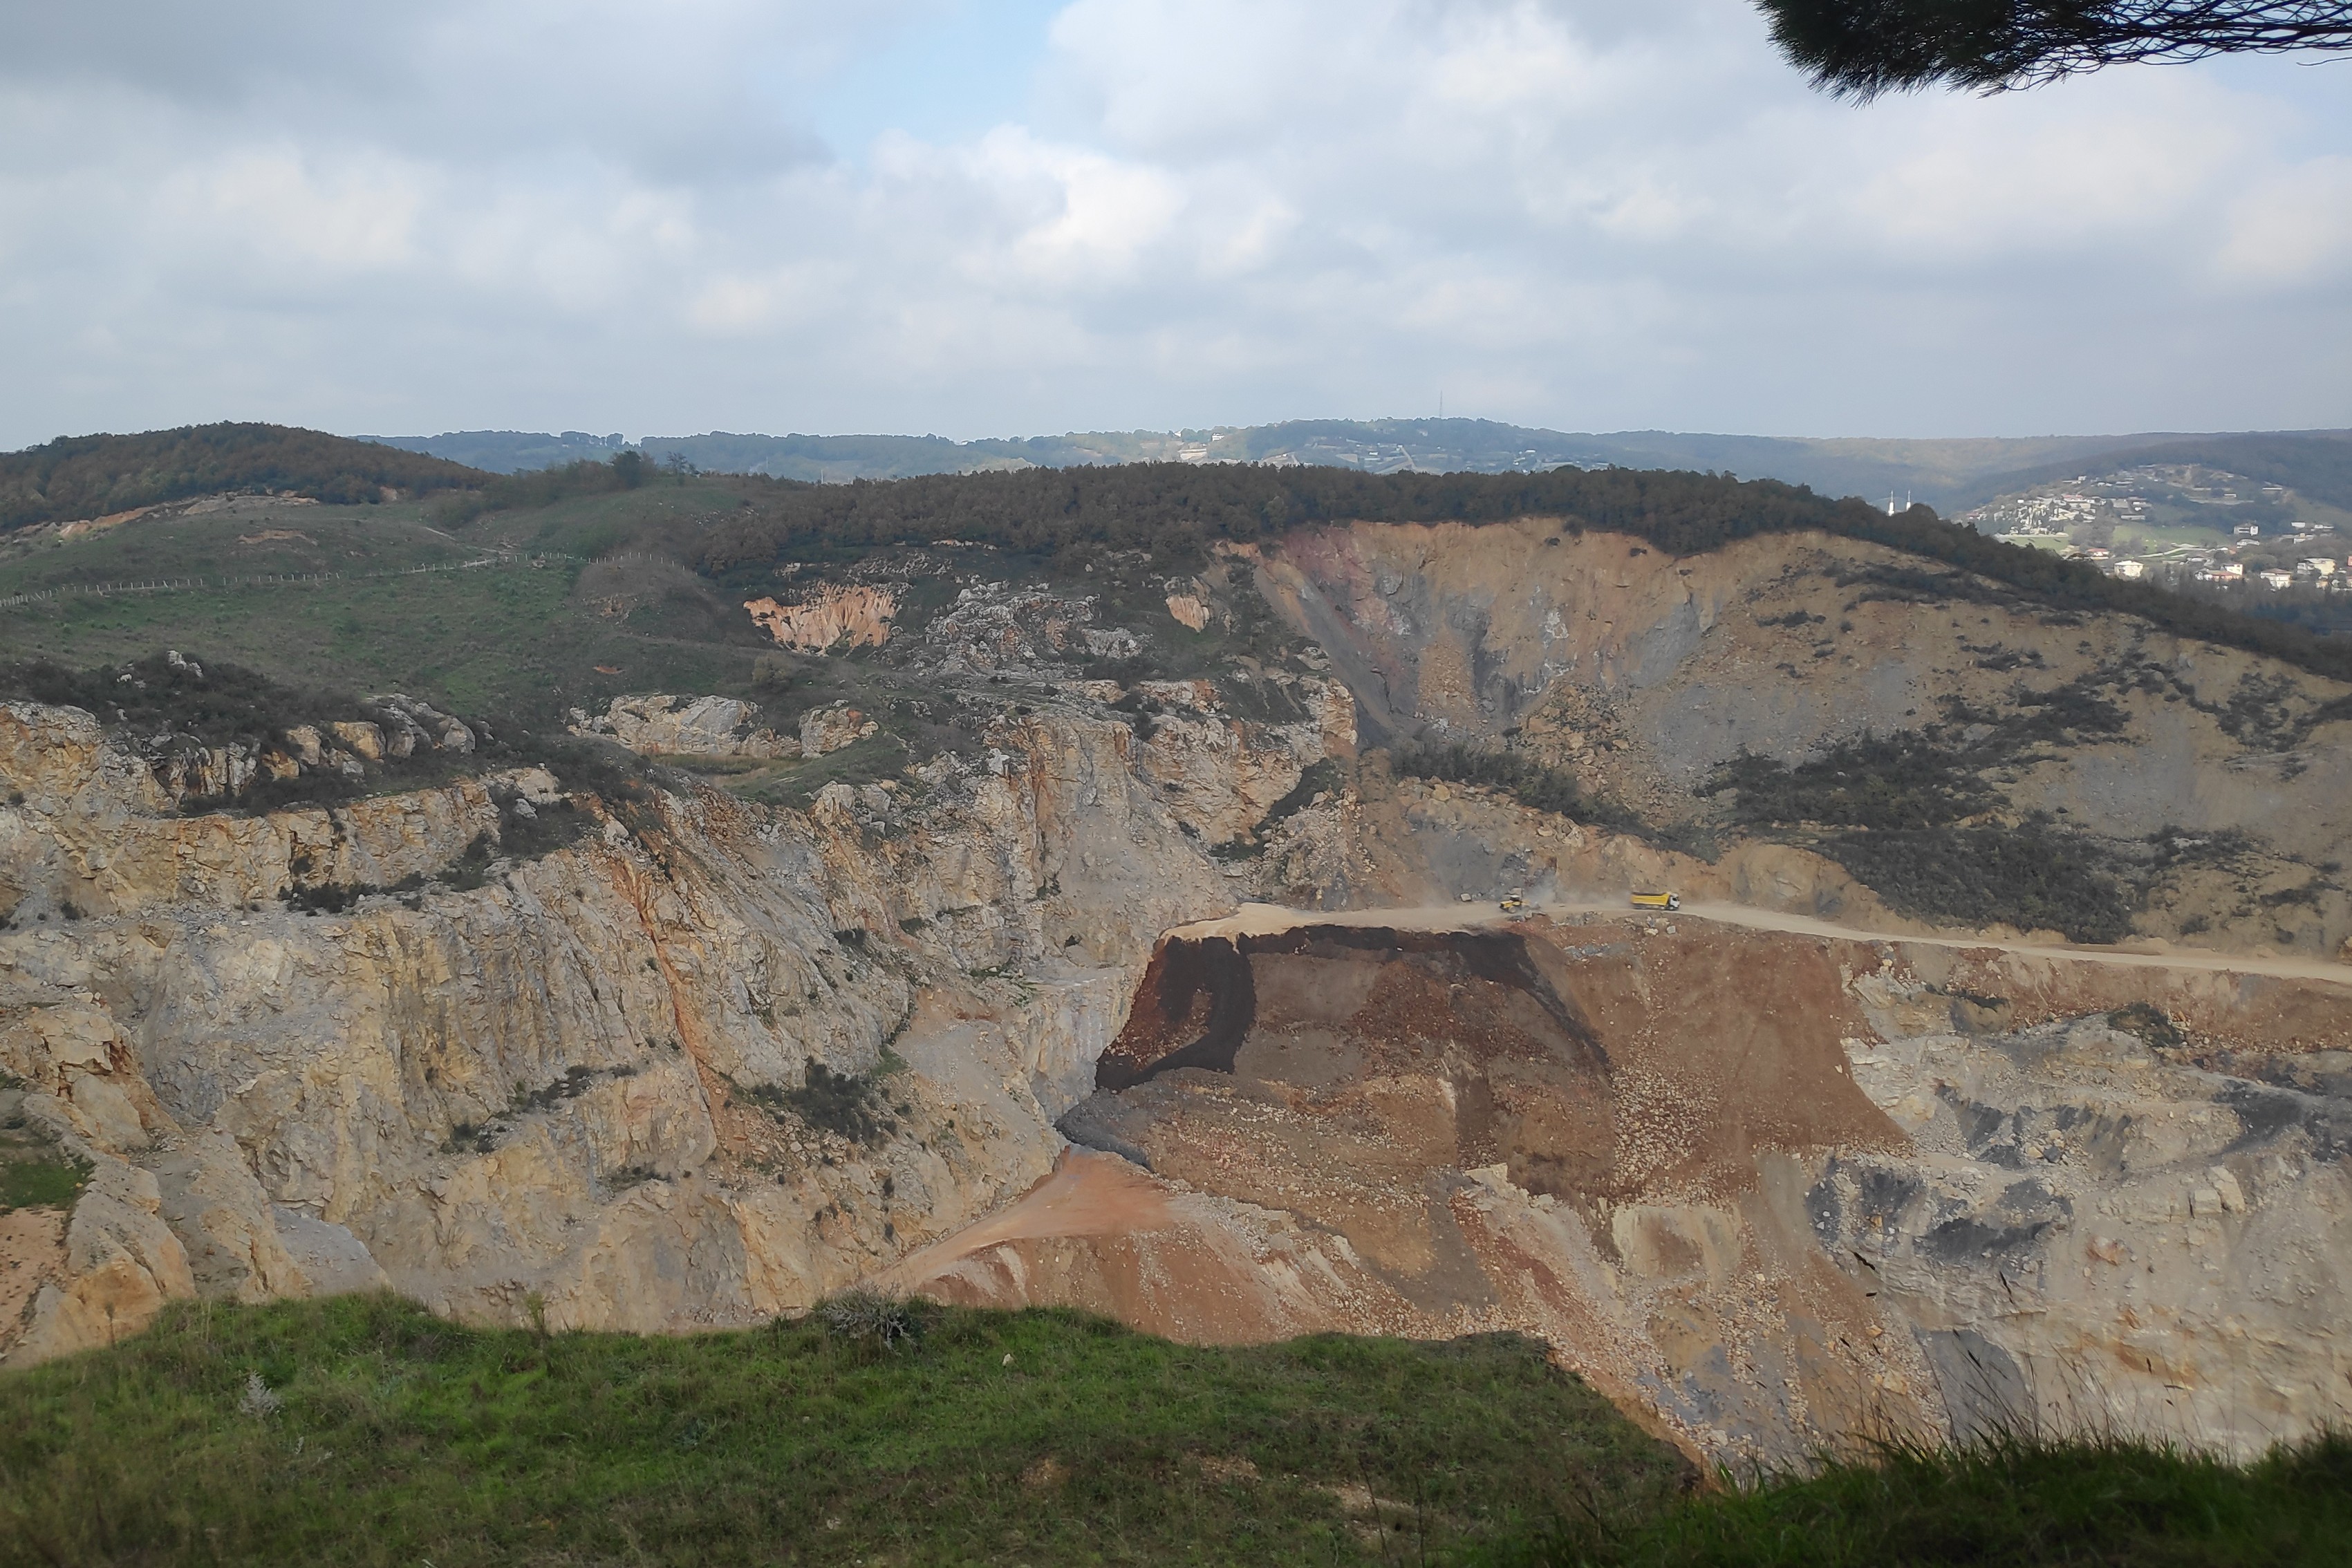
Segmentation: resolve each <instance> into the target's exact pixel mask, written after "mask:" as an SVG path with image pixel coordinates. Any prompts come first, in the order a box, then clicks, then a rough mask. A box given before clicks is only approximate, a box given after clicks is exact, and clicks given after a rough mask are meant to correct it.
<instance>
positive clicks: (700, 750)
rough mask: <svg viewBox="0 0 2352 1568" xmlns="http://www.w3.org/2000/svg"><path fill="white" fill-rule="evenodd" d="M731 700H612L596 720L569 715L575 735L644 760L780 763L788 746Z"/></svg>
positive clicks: (755, 711) (747, 706)
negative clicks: (603, 739)
mask: <svg viewBox="0 0 2352 1568" xmlns="http://www.w3.org/2000/svg"><path fill="white" fill-rule="evenodd" d="M759 719H760V710H759V707H758V705H757V704H754V703H750V702H744V701H740V700H737V699H735V698H732V697H665V696H660V695H655V696H649V697H615V698H614V699H613V700H612V702H611V703H610V704H609V705H608V706H607V707H606V708H605V710H604V712H603V713H601V714H598V715H594V716H591V715H589V714H587V713H584V712H583V711H581V710H579V709H577V708H575V709H573V710H572V733H573V734H575V735H610V736H611V737H612V738H613V739H614V740H615V741H618V742H620V743H621V744H622V745H624V746H626V747H628V748H629V750H631V751H633V752H637V753H638V754H639V755H641V756H648V757H752V758H768V757H780V756H783V755H785V754H787V752H789V751H790V750H791V749H792V744H793V743H792V742H789V741H786V740H785V739H783V738H782V736H780V735H778V734H777V733H776V732H775V731H772V730H768V729H763V728H761V726H760V723H759Z"/></svg>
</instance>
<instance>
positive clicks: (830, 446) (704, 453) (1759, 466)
mask: <svg viewBox="0 0 2352 1568" xmlns="http://www.w3.org/2000/svg"><path fill="white" fill-rule="evenodd" d="M364 438H365V439H370V440H378V441H382V442H383V444H385V445H388V446H393V447H402V448H404V449H405V450H408V451H412V452H418V453H425V454H430V455H432V456H434V457H438V458H449V459H452V460H454V461H457V462H461V463H465V464H467V465H468V466H470V467H473V468H487V469H489V470H491V471H492V472H496V473H514V472H518V471H520V470H523V469H527V468H551V467H554V466H557V465H559V464H562V463H569V462H575V461H578V460H580V459H582V458H588V459H592V460H595V461H603V460H604V459H606V458H610V457H611V456H612V454H613V452H614V449H615V448H616V447H621V446H624V445H626V443H624V442H623V441H622V440H621V439H620V437H614V436H591V435H588V434H585V433H583V432H580V431H566V432H563V433H562V434H561V435H547V434H541V433H531V432H523V431H512V430H464V431H454V432H451V433H449V434H447V435H442V436H399V437H364ZM635 445H636V447H637V449H639V450H641V451H643V452H644V453H645V455H646V457H647V458H650V459H652V460H653V461H655V462H656V463H667V462H668V461H669V460H671V459H672V458H679V459H682V460H683V461H685V462H688V463H690V464H692V465H694V466H695V467H696V468H700V469H703V470H704V471H706V472H710V473H743V474H766V475H769V476H771V477H773V478H776V479H804V480H809V481H812V482H820V483H822V482H832V483H836V484H838V483H845V482H846V481H848V480H851V479H906V478H909V477H911V476H914V475H918V474H943V473H970V472H976V471H985V470H989V469H997V468H1075V467H1082V466H1092V465H1096V464H1103V463H1131V462H1228V461H1229V462H1255V463H1266V462H1271V463H1288V462H1296V463H1303V464H1311V465H1317V466H1323V467H1332V468H1354V469H1357V470H1359V471H1360V472H1364V473H1373V474H1385V473H1395V472H1399V471H1406V470H1417V471H1421V472H1430V473H1450V472H1471V473H1489V474H1491V473H1507V472H1510V471H1512V470H1515V469H1517V470H1521V471H1531V470H1538V469H1544V468H1559V467H1561V466H1563V465H1569V464H1573V465H1575V466H1576V467H1579V468H1603V467H1609V466H1612V465H1613V466H1616V467H1619V468H1688V469H1699V470H1703V471H1706V472H1724V473H1732V474H1737V475H1738V476H1739V477H1740V478H1742V479H1780V480H1783V481H1785V482H1787V483H1790V484H1799V485H1809V486H1811V488H1812V489H1815V490H1818V491H1820V492H1822V494H1824V495H1830V496H1861V497H1863V498H1864V499H1865V500H1873V499H1877V498H1881V497H1885V496H1887V495H1889V494H1892V495H1895V496H1896V497H1905V496H1908V497H1909V498H1911V499H1914V500H1919V501H1922V502H1925V503H1926V504H1927V505H1930V506H1933V507H1936V508H1937V509H1938V510H1955V509H1957V508H1959V507H1963V506H1969V505H1973V504H1975V503H1977V502H1978V501H1980V500H1988V499H1990V498H1991V497H1992V496H1995V495H2000V494H2002V493H2005V491H2006V490H2008V489H2014V488H2018V487H2019V486H2020V485H2022V484H2026V483H2032V482H2037V480H2038V479H2046V478H2048V477H2052V476H2054V475H2058V474H2061V473H2063V472H2064V471H2071V470H2073V469H2074V468H2076V467H2077V466H2080V467H2081V468H2085V469H2087V468H2098V467H2100V466H2102V465H2103V464H2105V465H2107V466H2113V465H2114V464H2116V463H2120V462H2121V461H2123V460H2125V458H2126V454H2131V453H2137V452H2143V451H2147V450H2150V449H2162V450H2165V451H2168V452H2169V451H2176V450H2178V451H2187V450H2191V449H2193V450H2195V451H2196V452H2198V453H2200V454H2203V455H2200V456H2197V457H2193V458H2187V457H2169V458H2162V459H2161V460H2165V461H2174V462H2180V461H2197V462H2207V463H2212V464H2215V465H2217V466H2224V467H2227V466H2231V464H2233V463H2237V464H2243V463H2253V464H2256V465H2258V466H2263V467H2265V468H2277V467H2279V466H2280V465H2285V466H2287V467H2291V468H2294V469H2296V471H2297V472H2298V473H2300V474H2303V476H2304V478H2303V479H2302V480H2300V481H2299V480H2296V479H2278V482H2280V483H2283V484H2288V485H2290V486H2292V487H2293V488H2295V489H2308V488H2309V484H2310V482H2311V480H2312V479H2313V478H2314V476H2315V475H2334V474H2335V473H2336V470H2337V469H2338V468H2342V467H2343V466H2344V464H2345V463H2346V461H2347V458H2352V441H2347V433H2346V432H2325V431H2322V432H2303V433H2288V434H2279V435H2253V436H2230V435H2182V434H2169V433H2163V432H2155V433H2148V434H2143V435H2134V436H2053V437H2018V438H2010V437H1992V438H1969V439H1952V440H1907V439H1906V440H1874V439H1868V438H1861V437H1854V438H1840V439H1813V438H1803V437H1769V436H1716V435H1697V434H1683V433H1678V432H1675V431H1667V430H1630V431H1619V432H1616V433H1614V434H1610V435H1594V434H1571V433H1567V432H1562V431H1559V430H1542V429H1535V428H1531V427H1529V426H1519V425H1504V424H1498V423H1496V422H1495V421H1493V420H1487V419H1370V420H1349V419H1302V420H1291V421H1288V422H1286V423H1283V424H1279V425H1250V426H1219V427H1216V428H1213V429H1205V430H1177V431H1160V430H1135V431H1096V432H1088V433H1078V434H1071V435H1066V436H1039V437H1026V438H1013V439H997V440H976V441H950V440H949V439H947V438H945V437H940V436H802V435H791V436H756V435H736V434H732V433H730V432H726V431H712V432H710V433H709V434H707V435H701V436H656V437H646V438H645V439H643V440H642V441H640V442H637V443H635ZM2152 460H2153V459H2152ZM2234 471H2239V472H2248V473H2252V469H2251V468H2243V467H2240V468H2236V469H2235V470H2234ZM2253 477H2256V478H2262V479H2273V478H2276V477H2277V476H2276V475H2275V474H2274V473H2272V472H2263V473H2261V474H2255V475H2253ZM2346 479H2352V476H2346ZM2321 482H2325V483H2338V482H2343V481H2339V480H2337V479H2327V478H2325V477H2323V478H2322V479H2321ZM2338 504H2341V503H2338Z"/></svg>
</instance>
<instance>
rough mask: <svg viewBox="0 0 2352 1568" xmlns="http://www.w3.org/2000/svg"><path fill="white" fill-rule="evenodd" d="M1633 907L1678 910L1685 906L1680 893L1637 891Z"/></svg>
mask: <svg viewBox="0 0 2352 1568" xmlns="http://www.w3.org/2000/svg"><path fill="white" fill-rule="evenodd" d="M1633 907H1634V908H1635V909H1637V910H1678V909H1681V908H1682V907H1683V896H1682V895H1681V894H1680V893H1636V894H1634V895H1633Z"/></svg>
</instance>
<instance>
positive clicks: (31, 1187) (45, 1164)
mask: <svg viewBox="0 0 2352 1568" xmlns="http://www.w3.org/2000/svg"><path fill="white" fill-rule="evenodd" d="M87 1181H89V1167H88V1166H85V1165H77V1164H74V1163H71V1162H70V1161H66V1160H13V1161H10V1162H8V1163H5V1164H0V1214H5V1213H6V1212H7V1211H8V1210H10V1209H35V1208H60V1209H69V1208H71V1207H73V1203H74V1199H75V1198H76V1197H77V1196H79V1194H80V1193H81V1189H82V1184H83V1183H85V1182H87Z"/></svg>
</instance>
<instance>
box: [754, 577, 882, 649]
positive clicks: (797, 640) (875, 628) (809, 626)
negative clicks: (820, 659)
mask: <svg viewBox="0 0 2352 1568" xmlns="http://www.w3.org/2000/svg"><path fill="white" fill-rule="evenodd" d="M743 608H744V609H745V610H747V611H749V612H750V613H751V619H752V620H754V621H755V622H757V623H758V624H759V626H760V627H761V630H763V631H765V632H766V633H767V634H768V635H769V636H770V637H774V638H775V639H776V645H777V646H778V647H789V648H798V649H801V650H802V651H803V652H806V653H823V652H824V651H825V650H826V649H828V648H834V647H881V646H882V645H883V644H884V643H887V642H888V641H889V640H890V621H891V617H892V616H896V615H897V614H898V595H897V594H896V593H894V592H893V591H891V590H890V589H888V588H886V587H873V586H869V585H856V584H825V585H824V586H821V587H817V588H814V589H811V590H810V591H809V592H808V593H807V594H805V595H800V596H797V597H794V598H793V599H792V600H791V601H790V602H786V601H784V600H781V599H777V598H773V597H770V598H761V599H751V600H748V601H746V602H745V604H744V605H743Z"/></svg>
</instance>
